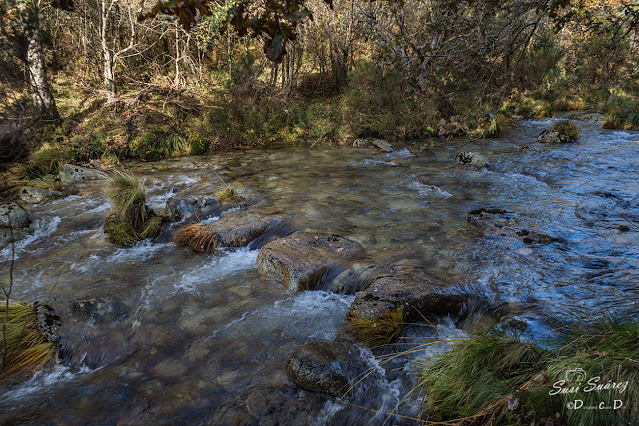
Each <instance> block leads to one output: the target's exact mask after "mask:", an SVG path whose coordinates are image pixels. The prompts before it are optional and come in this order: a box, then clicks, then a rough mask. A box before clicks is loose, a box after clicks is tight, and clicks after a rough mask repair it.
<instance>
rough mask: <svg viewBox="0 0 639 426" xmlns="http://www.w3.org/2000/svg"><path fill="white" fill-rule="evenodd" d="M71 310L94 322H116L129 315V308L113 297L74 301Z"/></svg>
mask: <svg viewBox="0 0 639 426" xmlns="http://www.w3.org/2000/svg"><path fill="white" fill-rule="evenodd" d="M71 309H72V310H73V311H75V312H77V313H78V314H80V315H81V316H83V317H84V318H87V319H90V320H91V321H93V322H109V323H111V322H116V321H118V320H120V319H122V318H125V317H126V316H127V315H128V311H129V308H128V307H127V306H126V305H125V304H124V303H122V301H121V300H120V299H118V298H117V297H113V296H103V297H100V298H94V297H92V298H87V299H77V298H76V299H74V300H73V301H71Z"/></svg>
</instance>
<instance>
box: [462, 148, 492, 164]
mask: <svg viewBox="0 0 639 426" xmlns="http://www.w3.org/2000/svg"><path fill="white" fill-rule="evenodd" d="M455 163H457V164H461V165H464V166H471V167H488V166H490V161H488V159H487V158H486V157H484V156H483V155H481V154H480V153H479V152H472V151H462V152H459V153H457V155H456V156H455Z"/></svg>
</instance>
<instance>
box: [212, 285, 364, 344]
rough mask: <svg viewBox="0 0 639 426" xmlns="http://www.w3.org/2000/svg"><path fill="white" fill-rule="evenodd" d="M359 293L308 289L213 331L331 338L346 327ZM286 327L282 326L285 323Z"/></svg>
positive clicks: (302, 339) (260, 336) (251, 335)
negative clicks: (351, 308)
mask: <svg viewBox="0 0 639 426" xmlns="http://www.w3.org/2000/svg"><path fill="white" fill-rule="evenodd" d="M353 300H355V296H345V295H339V294H335V293H331V292H326V291H304V292H301V293H298V294H296V295H294V296H292V297H289V298H287V299H285V300H279V301H277V302H275V303H274V304H273V306H270V307H265V308H261V309H258V310H256V311H253V312H248V313H244V314H243V315H242V317H240V318H238V319H236V320H234V321H232V322H230V323H229V324H226V325H225V326H224V327H222V328H220V329H218V330H216V331H214V332H213V335H212V336H213V337H215V336H217V335H218V334H219V333H221V332H226V331H228V332H230V333H232V334H233V335H235V336H237V335H241V336H243V338H254V339H264V338H265V336H271V335H272V332H273V330H278V331H279V332H280V335H281V337H282V338H283V339H286V340H288V339H293V340H299V341H300V342H307V341H309V340H331V339H333V338H334V337H335V336H336V335H337V332H338V331H339V329H340V328H341V326H342V323H343V319H344V315H346V312H347V311H348V308H349V307H350V305H351V303H353ZM283 324H284V325H285V327H282V325H283Z"/></svg>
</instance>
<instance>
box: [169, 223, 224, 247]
mask: <svg viewBox="0 0 639 426" xmlns="http://www.w3.org/2000/svg"><path fill="white" fill-rule="evenodd" d="M172 241H173V242H174V243H175V244H182V245H186V246H188V247H191V248H192V249H194V250H197V251H214V250H216V249H217V246H218V245H217V239H216V238H215V232H213V231H210V230H208V229H206V228H205V227H204V226H202V225H200V224H199V223H196V224H193V225H189V226H187V227H184V228H182V229H179V230H178V231H177V232H176V233H175V235H174V236H173V240H172Z"/></svg>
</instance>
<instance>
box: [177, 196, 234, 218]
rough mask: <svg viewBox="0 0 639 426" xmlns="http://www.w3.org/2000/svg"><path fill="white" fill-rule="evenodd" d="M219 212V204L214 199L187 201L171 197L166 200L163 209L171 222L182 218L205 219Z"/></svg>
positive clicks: (202, 198)
mask: <svg viewBox="0 0 639 426" xmlns="http://www.w3.org/2000/svg"><path fill="white" fill-rule="evenodd" d="M221 210H222V206H221V203H220V202H219V201H218V200H217V198H215V197H197V198H189V199H181V198H178V197H171V198H169V199H168V200H167V202H166V207H165V212H166V214H167V215H168V216H169V218H170V219H171V220H179V219H182V218H184V217H186V218H190V217H198V218H200V219H206V218H208V217H211V216H216V215H217V214H219V213H220V211H221Z"/></svg>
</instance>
